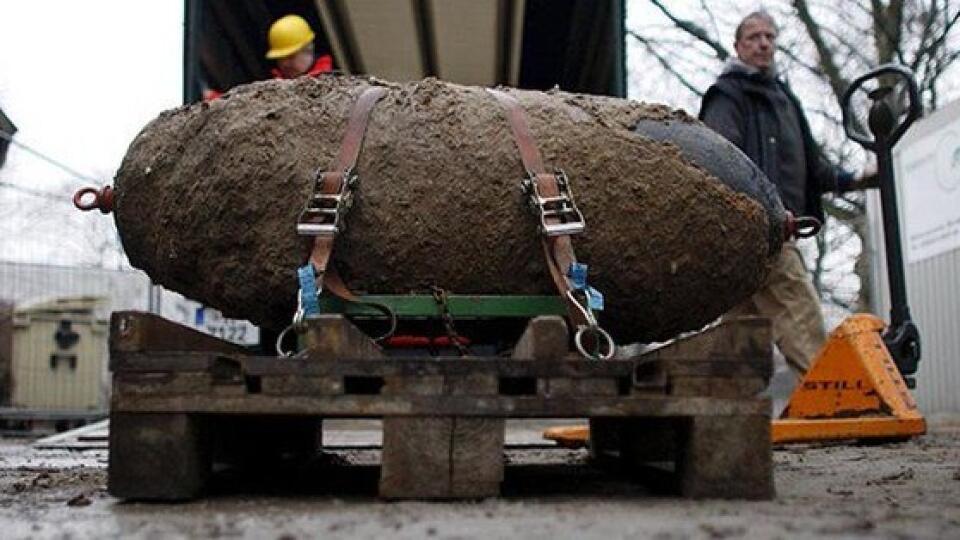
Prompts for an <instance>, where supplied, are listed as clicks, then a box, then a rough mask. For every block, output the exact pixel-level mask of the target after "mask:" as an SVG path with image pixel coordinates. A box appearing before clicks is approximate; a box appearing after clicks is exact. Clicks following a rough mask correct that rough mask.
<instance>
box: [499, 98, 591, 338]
mask: <svg viewBox="0 0 960 540" xmlns="http://www.w3.org/2000/svg"><path fill="white" fill-rule="evenodd" d="M487 91H488V92H490V93H491V94H493V96H494V97H495V98H497V101H499V102H500V104H501V105H502V106H503V108H504V110H505V112H506V116H507V120H508V121H509V122H510V129H511V130H512V131H513V138H514V141H515V142H516V143H517V148H518V149H519V150H520V160H521V161H522V162H523V167H524V168H525V169H526V170H527V173H528V174H530V175H531V176H532V177H533V178H534V181H536V182H537V185H538V186H539V189H540V193H541V194H542V195H543V196H544V197H555V196H557V195H560V188H559V186H558V185H557V177H556V175H555V174H553V173H548V172H547V170H546V167H544V165H543V157H542V156H541V155H540V149H539V148H538V147H537V143H536V141H535V140H534V138H533V133H532V132H531V131H530V126H529V124H528V123H527V118H526V114H525V113H524V111H523V107H522V106H521V105H520V102H519V101H517V100H516V98H514V97H513V96H511V95H509V94H507V93H505V92H502V91H500V90H494V89H491V88H488V89H487ZM546 221H547V222H548V223H559V222H560V218H559V217H547V218H546ZM540 240H541V244H542V245H543V252H544V256H545V258H546V260H547V268H548V269H549V270H550V277H551V278H552V279H553V283H554V285H555V286H556V287H557V291H558V292H559V293H560V296H561V297H562V298H563V300H564V302H565V303H566V304H567V312H568V314H569V316H570V320H571V322H573V323H574V325H575V326H584V325H588V324H589V323H590V321H589V320H588V319H587V317H586V315H585V314H584V312H583V310H584V309H585V308H584V307H583V306H582V305H581V304H580V303H579V302H578V301H577V300H576V298H575V297H574V296H573V294H572V293H573V290H574V288H573V285H572V284H571V283H570V280H569V279H568V278H567V275H566V271H565V270H564V269H567V268H570V265H571V264H573V263H575V262H577V256H576V254H575V253H574V251H573V243H572V242H571V240H570V235H566V234H564V235H559V236H547V235H541V237H540Z"/></svg>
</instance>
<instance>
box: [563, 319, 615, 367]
mask: <svg viewBox="0 0 960 540" xmlns="http://www.w3.org/2000/svg"><path fill="white" fill-rule="evenodd" d="M588 331H590V332H592V333H593V335H594V337H595V338H602V339H601V340H600V341H601V344H602V342H606V350H607V352H605V353H601V352H600V351H602V350H603V347H602V346H601V347H599V348H598V349H597V354H590V353H588V352H587V350H586V348H585V347H584V346H583V336H584V334H585V333H586V332H588ZM573 345H574V346H575V347H576V348H577V352H579V353H580V354H582V355H583V356H584V357H585V358H592V359H594V360H609V359H611V358H613V353H614V350H615V349H616V347H615V345H614V344H613V338H612V337H610V334H608V333H607V331H606V330H604V329H603V328H600V327H599V326H596V325H594V326H578V327H577V333H576V334H574V336H573Z"/></svg>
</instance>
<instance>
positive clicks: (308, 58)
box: [277, 43, 314, 79]
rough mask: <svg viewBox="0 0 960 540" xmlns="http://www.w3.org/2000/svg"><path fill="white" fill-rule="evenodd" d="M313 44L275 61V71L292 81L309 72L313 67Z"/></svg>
mask: <svg viewBox="0 0 960 540" xmlns="http://www.w3.org/2000/svg"><path fill="white" fill-rule="evenodd" d="M313 62H314V57H313V44H312V43H311V44H309V45H307V46H306V47H304V48H302V49H300V50H299V51H297V52H295V53H293V54H291V55H290V56H285V57H283V58H280V59H278V60H277V69H279V70H280V73H283V76H284V77H286V78H288V79H294V78H296V77H299V76H301V75H303V74H304V73H306V72H307V71H310V68H311V67H312V66H313Z"/></svg>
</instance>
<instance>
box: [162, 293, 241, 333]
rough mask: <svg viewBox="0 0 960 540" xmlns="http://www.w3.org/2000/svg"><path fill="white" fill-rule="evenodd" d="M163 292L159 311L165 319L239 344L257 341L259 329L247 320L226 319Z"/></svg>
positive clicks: (177, 296)
mask: <svg viewBox="0 0 960 540" xmlns="http://www.w3.org/2000/svg"><path fill="white" fill-rule="evenodd" d="M164 293H166V294H164V298H163V302H162V305H161V309H160V311H161V315H163V316H164V317H166V318H167V319H170V320H172V321H175V322H178V323H180V324H183V325H185V326H189V327H191V328H194V329H196V330H200V331H201V332H205V333H207V334H210V335H213V336H216V337H218V338H220V339H225V340H227V341H232V342H234V343H239V344H240V345H256V344H257V343H259V341H260V329H259V328H257V327H256V326H254V325H252V324H250V323H249V322H248V321H241V320H237V319H227V318H226V317H224V316H223V315H222V314H221V313H220V312H219V311H217V310H215V309H213V308H209V307H204V306H203V305H202V304H200V303H198V302H194V301H193V300H188V299H186V298H184V297H182V296H180V295H179V294H176V293H171V292H170V291H164Z"/></svg>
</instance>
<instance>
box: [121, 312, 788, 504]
mask: <svg viewBox="0 0 960 540" xmlns="http://www.w3.org/2000/svg"><path fill="white" fill-rule="evenodd" d="M304 342H305V345H306V346H305V352H304V353H303V354H302V356H300V357H297V358H277V357H262V356H254V355H251V354H249V353H248V352H247V351H245V350H243V349H241V348H239V347H237V346H234V345H231V344H229V343H226V342H223V341H220V340H218V339H216V338H212V337H209V336H205V335H202V334H199V333H197V332H195V331H193V330H191V329H189V328H186V327H183V326H180V325H177V324H174V323H171V322H169V321H166V320H164V319H161V318H159V317H156V316H153V315H150V314H145V313H137V312H121V313H116V314H115V315H114V316H113V319H112V321H111V359H110V364H111V370H112V371H113V395H112V405H111V413H110V420H111V429H110V441H109V444H110V461H109V469H108V471H109V482H108V489H109V491H110V493H111V494H113V495H114V496H117V497H121V498H128V499H142V500H179V499H188V498H193V497H196V496H198V495H200V494H201V493H202V492H203V488H204V486H205V485H206V482H207V480H208V479H209V476H210V471H211V470H212V463H213V462H214V461H228V462H237V463H243V462H244V461H253V462H257V461H262V460H265V459H271V458H275V457H277V456H286V457H291V456H303V457H309V456H315V455H316V454H317V452H318V451H319V450H320V449H321V448H322V444H321V443H322V441H320V433H321V430H320V425H321V422H322V419H323V418H335V417H346V418H353V417H356V418H362V417H374V418H377V417H379V418H383V452H382V456H383V457H382V467H381V476H380V488H379V489H380V495H381V496H382V497H384V498H389V499H404V498H424V499H458V498H480V497H488V496H496V495H498V494H499V486H500V482H501V481H502V480H503V474H504V466H503V441H504V419H505V418H570V417H586V418H591V419H594V423H595V424H596V426H597V432H596V433H597V434H598V438H597V441H596V442H595V449H596V451H597V453H598V455H599V454H604V455H609V454H619V455H620V457H621V458H622V459H625V460H626V461H628V462H631V463H639V461H641V460H643V459H646V458H647V457H650V455H652V454H651V453H650V449H649V448H647V447H646V446H645V444H644V442H645V441H646V442H649V441H650V440H652V439H651V437H654V436H656V437H659V438H660V439H662V441H661V442H662V444H658V445H657V446H658V447H660V448H661V450H663V449H667V450H669V451H670V452H672V454H671V456H670V457H671V459H672V460H673V461H674V462H675V463H676V467H675V472H676V475H677V477H678V479H679V482H678V486H679V488H680V492H681V493H682V494H683V495H685V496H692V497H733V498H769V497H771V496H772V495H773V480H772V467H771V448H770V436H769V429H770V428H769V420H770V419H769V401H767V400H763V399H759V398H757V397H755V395H756V392H757V390H758V389H762V388H763V387H764V386H765V384H766V381H767V380H768V379H769V376H770V365H771V356H770V345H769V328H768V325H767V324H766V323H765V322H763V321H757V320H746V321H739V322H734V323H728V324H725V325H721V326H719V327H717V328H714V329H712V330H710V331H708V332H706V333H703V334H699V335H697V336H694V337H691V338H688V339H685V340H681V341H679V342H677V343H675V344H673V345H671V346H668V347H665V348H662V349H659V350H658V351H655V352H653V353H650V354H647V355H644V356H641V357H639V358H631V359H620V360H609V361H591V360H584V359H581V358H578V357H576V356H573V355H570V354H569V348H568V342H569V337H568V333H567V328H566V325H565V323H564V321H563V319H562V318H560V317H555V316H548V317H537V318H534V319H532V320H531V321H530V322H529V324H528V327H527V329H526V331H525V332H524V334H523V336H522V337H521V338H520V340H519V341H518V342H517V344H516V345H515V347H514V349H513V354H512V356H511V357H509V358H505V357H496V358H430V357H418V358H395V357H390V358H387V357H385V356H384V353H383V351H382V350H381V349H380V348H379V347H378V346H377V345H376V344H375V343H373V342H372V341H370V340H369V339H368V338H367V337H366V335H364V334H363V333H362V332H360V331H359V330H358V329H357V328H356V327H354V326H353V325H352V324H351V323H350V322H349V321H348V320H347V319H346V318H344V317H343V316H340V315H322V316H320V317H317V318H314V319H311V320H310V321H309V325H308V330H307V332H306V334H305V336H304ZM668 439H669V440H668ZM654 457H656V458H657V460H658V461H659V460H661V459H662V458H663V455H659V454H658V455H656V456H654Z"/></svg>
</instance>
